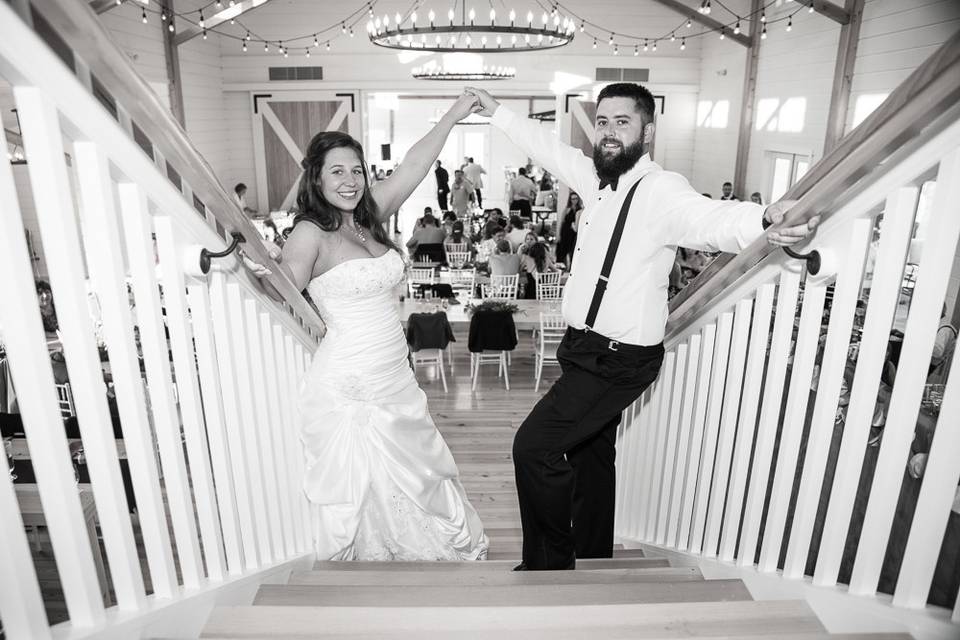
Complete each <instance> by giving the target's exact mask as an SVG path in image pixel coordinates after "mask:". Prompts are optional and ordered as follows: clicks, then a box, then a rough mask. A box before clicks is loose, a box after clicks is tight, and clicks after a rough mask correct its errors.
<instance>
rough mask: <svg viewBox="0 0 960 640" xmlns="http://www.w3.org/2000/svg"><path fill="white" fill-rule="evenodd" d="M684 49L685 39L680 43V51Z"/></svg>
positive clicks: (685, 46) (685, 45)
mask: <svg viewBox="0 0 960 640" xmlns="http://www.w3.org/2000/svg"><path fill="white" fill-rule="evenodd" d="M686 48H687V39H686V38H684V39H682V40H681V41H680V51H683V50H684V49H686Z"/></svg>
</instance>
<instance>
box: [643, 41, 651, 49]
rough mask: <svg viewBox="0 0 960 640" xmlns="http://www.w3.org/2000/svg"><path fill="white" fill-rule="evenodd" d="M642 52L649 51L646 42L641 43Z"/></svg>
mask: <svg viewBox="0 0 960 640" xmlns="http://www.w3.org/2000/svg"><path fill="white" fill-rule="evenodd" d="M643 50H644V51H649V50H650V47H649V45H647V41H646V40H644V41H643Z"/></svg>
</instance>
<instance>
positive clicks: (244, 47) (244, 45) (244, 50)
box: [241, 40, 247, 53]
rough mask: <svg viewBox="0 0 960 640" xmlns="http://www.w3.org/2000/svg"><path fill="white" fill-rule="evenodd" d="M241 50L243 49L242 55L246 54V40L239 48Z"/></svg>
mask: <svg viewBox="0 0 960 640" xmlns="http://www.w3.org/2000/svg"><path fill="white" fill-rule="evenodd" d="M241 49H243V52H244V53H246V52H247V41H246V40H244V41H243V46H242V47H241Z"/></svg>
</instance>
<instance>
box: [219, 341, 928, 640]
mask: <svg viewBox="0 0 960 640" xmlns="http://www.w3.org/2000/svg"><path fill="white" fill-rule="evenodd" d="M525 338H526V336H521V346H520V348H518V351H517V352H516V353H515V354H514V357H513V364H512V365H511V372H510V374H511V380H512V381H513V384H512V385H511V387H512V388H511V390H510V391H509V392H506V391H505V390H504V389H503V386H502V384H500V385H498V384H497V380H496V378H495V374H494V373H493V371H488V372H483V374H482V375H486V376H487V378H485V379H484V380H482V381H481V384H480V385H479V387H478V391H477V392H476V393H473V394H471V393H470V377H469V373H468V372H469V369H468V367H467V354H466V352H465V350H463V349H462V347H460V346H459V345H463V344H466V335H460V332H458V334H457V340H458V343H457V344H458V346H457V348H458V349H459V351H457V352H456V354H455V357H454V360H455V365H456V369H455V371H456V375H448V377H447V381H448V383H449V385H450V389H449V392H448V393H444V392H443V390H442V388H441V387H440V381H439V377H438V376H437V375H436V373H435V371H433V370H432V369H431V368H423V367H421V368H420V369H419V370H418V374H417V375H418V378H419V382H420V384H421V385H422V386H423V388H424V390H425V391H426V393H427V396H428V399H429V403H430V407H431V412H432V413H433V416H434V419H435V421H436V422H437V426H438V427H439V429H440V431H441V432H442V433H443V436H444V438H445V439H446V441H447V443H448V445H449V446H450V448H451V451H452V452H453V454H454V457H455V458H456V460H457V463H458V465H459V467H460V472H461V479H462V481H463V484H464V487H465V489H466V490H467V494H468V495H469V497H470V500H471V502H472V503H473V504H474V506H475V507H476V508H477V510H478V511H479V513H480V517H481V518H482V520H483V522H484V525H485V526H486V531H487V535H488V536H489V538H490V554H489V559H488V561H486V562H391V563H388V562H316V563H314V565H313V568H312V570H310V571H293V572H291V573H290V575H289V578H288V579H287V581H286V583H285V584H264V585H261V586H260V588H259V589H258V591H257V593H256V596H255V597H254V598H253V602H252V604H251V605H250V606H225V607H217V608H215V609H214V610H213V612H212V613H211V615H210V617H209V619H208V620H207V623H206V625H205V627H204V629H203V632H202V633H201V637H202V638H216V639H221V640H226V639H228V638H230V639H233V638H277V639H284V638H290V639H292V638H353V639H355V638H397V639H400V638H403V639H408V638H409V639H412V638H418V639H426V640H432V639H434V638H436V639H439V638H452V637H456V638H476V639H487V638H490V639H496V640H501V639H502V638H504V637H506V638H513V637H523V638H529V639H532V640H533V639H539V638H545V639H546V638H550V639H558V638H559V639H565V638H682V637H712V638H717V637H719V638H724V637H726V638H733V637H736V638H739V637H747V636H749V637H751V638H797V639H800V638H804V639H812V638H828V637H829V638H835V637H840V638H843V637H856V638H890V639H892V638H909V637H911V636H909V635H907V634H855V635H852V636H847V635H831V634H828V633H827V632H826V629H825V627H824V625H823V624H822V623H821V622H820V620H819V619H818V618H817V616H816V615H815V613H814V612H813V610H812V609H811V608H810V606H808V605H807V604H806V603H805V602H804V601H801V600H779V601H764V602H761V601H756V600H754V598H753V597H752V596H751V593H750V591H749V590H748V589H747V587H746V586H745V585H744V583H743V581H742V580H739V579H714V580H707V579H704V575H703V573H702V572H701V570H700V569H699V568H698V567H697V566H695V563H691V562H683V561H674V560H668V559H666V558H659V557H648V556H647V554H646V553H645V552H644V551H643V550H640V549H624V548H623V545H619V544H618V545H616V546H615V550H614V557H613V558H612V559H602V560H599V559H598V560H580V561H578V562H577V569H576V571H549V572H548V571H540V572H537V571H525V572H514V571H511V569H512V568H513V567H514V566H515V565H516V564H517V563H518V562H519V560H520V545H521V541H522V536H521V531H520V528H519V526H520V525H519V512H518V509H517V500H516V488H515V486H514V482H513V462H512V460H511V456H510V448H511V443H512V441H513V434H514V432H515V431H516V429H517V427H518V426H519V425H520V423H521V422H522V420H523V418H524V417H526V414H527V411H528V410H529V407H530V406H532V405H533V403H535V402H536V400H537V399H538V397H539V395H540V394H536V393H534V392H533V357H532V352H531V351H530V349H529V344H528V343H527V342H525ZM461 361H462V362H461ZM551 374H553V375H555V374H556V372H551ZM549 382H551V380H548V381H547V383H548V384H549Z"/></svg>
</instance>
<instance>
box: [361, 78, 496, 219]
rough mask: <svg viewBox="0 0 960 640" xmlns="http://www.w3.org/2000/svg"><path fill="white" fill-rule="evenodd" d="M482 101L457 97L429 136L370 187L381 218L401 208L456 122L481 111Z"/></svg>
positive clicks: (467, 97) (469, 97) (419, 141)
mask: <svg viewBox="0 0 960 640" xmlns="http://www.w3.org/2000/svg"><path fill="white" fill-rule="evenodd" d="M479 108H480V107H479V103H478V102H477V99H476V97H475V96H473V95H471V94H464V95H462V96H460V97H459V98H457V101H456V102H454V103H453V106H452V107H450V110H449V111H447V112H446V113H445V114H443V117H442V118H440V121H439V122H438V123H437V124H436V125H434V127H433V128H432V129H430V131H429V132H427V135H425V136H423V137H422V138H420V140H418V141H417V143H416V144H415V145H413V146H412V147H410V151H408V152H407V155H406V156H405V157H404V159H403V161H402V162H401V163H400V166H399V167H397V169H396V171H394V172H393V175H391V176H390V177H389V178H387V179H386V180H383V181H382V182H377V183H376V184H374V185H373V186H372V187H371V188H370V193H371V195H372V196H373V199H374V201H376V203H377V209H378V210H379V212H380V216H379V217H380V220H381V221H383V220H386V219H387V218H389V217H390V216H392V215H393V214H394V213H396V211H397V209H399V208H400V205H401V204H403V202H404V200H406V199H407V198H408V197H409V196H410V194H411V193H413V190H414V189H416V188H417V185H418V184H420V181H421V180H423V178H424V176H426V175H427V172H428V171H429V170H430V167H432V166H433V163H434V162H435V161H436V159H437V156H439V155H440V150H441V149H443V144H444V142H446V140H447V136H448V135H450V131H451V130H453V125H455V124H457V123H458V122H460V121H461V120H463V119H464V118H466V117H467V116H468V115H470V114H471V113H473V112H474V111H476V110H478V109H479Z"/></svg>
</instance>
